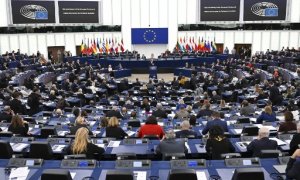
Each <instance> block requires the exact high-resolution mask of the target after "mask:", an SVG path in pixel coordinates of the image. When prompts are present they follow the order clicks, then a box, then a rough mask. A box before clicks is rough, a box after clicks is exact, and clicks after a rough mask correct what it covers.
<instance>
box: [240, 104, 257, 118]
mask: <svg viewBox="0 0 300 180" xmlns="http://www.w3.org/2000/svg"><path fill="white" fill-rule="evenodd" d="M241 105H242V108H241V110H240V113H241V115H244V116H249V115H251V114H254V113H255V109H254V107H253V106H252V105H250V104H249V102H248V101H247V100H244V101H243V102H242V104H241Z"/></svg>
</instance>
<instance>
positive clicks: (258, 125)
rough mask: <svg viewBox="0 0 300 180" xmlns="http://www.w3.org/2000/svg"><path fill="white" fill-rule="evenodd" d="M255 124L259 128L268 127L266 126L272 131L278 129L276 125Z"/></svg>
mask: <svg viewBox="0 0 300 180" xmlns="http://www.w3.org/2000/svg"><path fill="white" fill-rule="evenodd" d="M254 126H257V127H258V128H259V129H260V128H261V127H266V128H268V129H269V130H270V131H277V129H276V128H275V127H273V126H264V125H262V124H254Z"/></svg>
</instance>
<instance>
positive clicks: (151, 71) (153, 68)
mask: <svg viewBox="0 0 300 180" xmlns="http://www.w3.org/2000/svg"><path fill="white" fill-rule="evenodd" d="M149 78H151V79H157V66H150V67H149Z"/></svg>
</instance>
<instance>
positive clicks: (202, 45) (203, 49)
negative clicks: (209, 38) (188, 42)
mask: <svg viewBox="0 0 300 180" xmlns="http://www.w3.org/2000/svg"><path fill="white" fill-rule="evenodd" d="M204 46H205V43H204V41H203V37H202V40H201V43H200V51H202V52H203V51H205V47H204Z"/></svg>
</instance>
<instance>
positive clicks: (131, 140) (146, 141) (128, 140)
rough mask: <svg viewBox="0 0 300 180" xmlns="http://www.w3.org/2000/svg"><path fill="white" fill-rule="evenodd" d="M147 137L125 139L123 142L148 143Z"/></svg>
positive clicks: (127, 143) (128, 143)
mask: <svg viewBox="0 0 300 180" xmlns="http://www.w3.org/2000/svg"><path fill="white" fill-rule="evenodd" d="M147 143H148V140H147V139H124V140H123V144H124V145H137V144H147Z"/></svg>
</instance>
